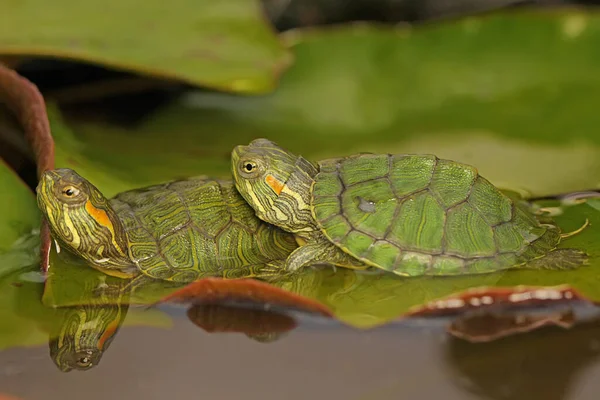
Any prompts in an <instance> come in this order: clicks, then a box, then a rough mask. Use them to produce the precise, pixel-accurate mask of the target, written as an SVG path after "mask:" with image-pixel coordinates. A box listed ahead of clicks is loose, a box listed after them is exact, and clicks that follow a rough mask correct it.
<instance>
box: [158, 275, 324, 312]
mask: <svg viewBox="0 0 600 400" xmlns="http://www.w3.org/2000/svg"><path fill="white" fill-rule="evenodd" d="M225 301H244V302H252V303H262V304H271V305H276V306H281V307H287V308H291V309H298V310H302V311H308V312H314V313H317V314H321V315H324V316H327V317H333V313H332V312H331V310H330V309H329V308H328V307H326V306H325V305H323V304H321V303H320V302H318V301H316V300H313V299H310V298H308V297H304V296H301V295H298V294H294V293H291V292H288V291H286V290H283V289H279V288H277V287H274V286H271V285H269V284H268V283H264V282H260V281H255V280H251V279H230V280H224V279H221V278H205V279H201V280H199V281H196V282H194V283H192V284H190V285H188V286H186V287H184V288H182V289H179V290H178V291H176V292H174V293H172V294H170V295H168V296H166V297H164V298H163V299H162V300H161V301H160V302H161V303H187V304H211V303H212V304H214V303H223V302H225Z"/></svg>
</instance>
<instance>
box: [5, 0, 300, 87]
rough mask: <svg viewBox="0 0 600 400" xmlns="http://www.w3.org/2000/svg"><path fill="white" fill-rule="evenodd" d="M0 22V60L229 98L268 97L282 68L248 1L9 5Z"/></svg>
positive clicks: (279, 50) (285, 57) (40, 0)
mask: <svg viewBox="0 0 600 400" xmlns="http://www.w3.org/2000/svg"><path fill="white" fill-rule="evenodd" d="M106 10H110V17H109V18H104V17H102V15H104V13H105V11H106ZM2 15H3V23H2V24H1V26H0V54H18V55H44V56H54V57H64V58H68V59H79V60H85V61H91V62H96V63H100V64H104V65H107V66H114V67H117V68H120V69H125V70H133V71H137V72H141V73H148V74H152V75H157V76H161V77H167V78H175V79H179V80H182V81H186V82H189V83H192V84H200V85H205V86H209V87H214V88H219V89H223V90H230V91H236V92H237V91H239V92H265V91H270V90H272V89H273V87H274V86H275V83H276V82H277V79H278V76H279V74H280V72H281V71H282V70H283V69H284V68H285V67H287V65H288V64H289V62H290V58H289V54H288V53H287V52H286V50H285V48H284V47H283V46H282V45H281V44H280V43H279V40H278V38H277V36H276V35H275V34H274V32H273V30H272V28H271V27H270V26H269V24H268V21H267V20H266V19H265V18H264V17H263V15H262V10H261V6H260V3H259V1H254V0H220V1H213V0H173V1H169V2H160V1H142V0H108V1H103V2H102V3H96V2H88V1H76V0H57V1H54V2H52V6H51V7H48V6H47V3H46V2H45V1H44V0H37V1H35V0H34V1H23V2H18V1H16V2H15V1H13V2H8V3H6V4H3V7H2Z"/></svg>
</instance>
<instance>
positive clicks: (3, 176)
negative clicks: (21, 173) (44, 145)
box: [0, 160, 40, 274]
mask: <svg viewBox="0 0 600 400" xmlns="http://www.w3.org/2000/svg"><path fill="white" fill-rule="evenodd" d="M0 215H1V216H2V217H1V218H0V254H2V253H3V252H6V251H7V250H8V249H9V248H10V247H11V246H12V245H13V244H14V242H15V241H16V240H17V239H19V238H20V237H22V236H23V235H26V234H28V233H31V231H32V229H34V228H37V227H38V226H39V221H40V213H39V212H38V208H37V204H36V202H35V197H34V196H33V194H32V193H31V190H30V189H29V188H28V187H27V186H26V185H25V184H24V183H23V182H22V181H21V180H20V179H19V177H18V176H17V175H15V173H14V172H12V171H11V170H10V169H9V167H8V166H7V165H6V164H4V163H3V162H2V160H0ZM0 274H2V267H1V266H0Z"/></svg>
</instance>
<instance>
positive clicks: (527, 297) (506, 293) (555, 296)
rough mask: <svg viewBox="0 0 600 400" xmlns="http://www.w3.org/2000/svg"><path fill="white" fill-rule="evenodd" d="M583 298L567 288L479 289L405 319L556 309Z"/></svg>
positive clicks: (428, 305) (437, 302)
mask: <svg viewBox="0 0 600 400" xmlns="http://www.w3.org/2000/svg"><path fill="white" fill-rule="evenodd" d="M574 300H577V301H585V298H584V297H583V296H582V295H581V294H579V292H577V291H576V290H574V289H572V288H571V287H570V286H568V285H563V286H556V287H530V286H515V287H478V288H473V289H469V290H466V291H464V292H462V293H457V294H453V295H451V296H448V297H446V298H442V299H438V300H435V301H431V302H429V303H426V304H423V305H420V306H417V307H415V308H413V310H412V311H411V312H409V313H408V316H434V315H448V314H459V313H460V314H462V313H464V312H465V311H472V310H475V309H479V310H482V309H486V308H492V307H493V308H498V307H514V306H522V307H527V306H534V305H542V304H545V305H555V304H558V303H568V302H572V301H574Z"/></svg>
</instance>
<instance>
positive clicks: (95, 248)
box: [37, 169, 298, 287]
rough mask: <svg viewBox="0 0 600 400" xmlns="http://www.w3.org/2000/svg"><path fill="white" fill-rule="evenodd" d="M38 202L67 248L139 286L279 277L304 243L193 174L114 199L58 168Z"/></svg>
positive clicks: (229, 189) (228, 189) (225, 187)
mask: <svg viewBox="0 0 600 400" xmlns="http://www.w3.org/2000/svg"><path fill="white" fill-rule="evenodd" d="M37 198H38V205H39V207H40V209H41V210H42V212H43V214H44V216H45V218H46V219H47V221H48V223H49V226H50V229H51V232H52V236H53V237H54V239H55V240H57V242H59V243H60V245H61V246H63V247H66V248H67V249H69V250H70V251H71V252H73V253H75V254H76V255H78V256H80V257H82V258H83V259H84V260H86V261H87V262H88V263H89V264H90V265H91V266H93V267H94V268H96V269H98V270H101V271H102V272H104V273H106V274H109V275H113V276H119V277H124V278H125V277H127V278H129V277H135V279H134V282H132V285H133V286H134V287H135V286H139V284H140V282H144V280H145V277H149V278H152V279H157V280H164V281H172V282H192V281H195V280H197V279H200V278H203V277H214V276H219V277H224V278H242V277H258V278H261V277H262V278H267V277H272V276H277V275H278V274H279V273H280V272H281V268H280V266H281V264H282V262H283V260H285V258H286V257H287V256H288V255H289V254H290V253H291V252H292V251H293V250H294V249H295V248H297V246H298V245H297V243H296V240H295V238H294V236H293V235H291V234H289V233H287V232H285V231H283V230H281V229H278V228H276V227H275V226H273V225H269V224H266V223H264V222H263V221H261V220H260V219H258V218H257V217H256V216H255V214H254V211H253V210H252V208H251V207H250V206H248V204H247V203H246V202H245V201H244V199H243V198H242V197H241V196H240V195H239V193H238V192H237V191H236V189H235V187H234V186H233V184H232V182H228V181H219V180H214V179H209V178H206V177H194V178H189V179H185V180H180V181H173V182H168V183H165V184H161V185H155V186H150V187H146V188H142V189H136V190H130V191H126V192H123V193H120V194H118V195H117V196H115V197H114V198H113V199H110V200H108V199H106V198H105V197H104V196H103V195H102V193H101V192H100V191H99V190H98V189H97V188H96V187H95V186H94V185H92V184H91V183H90V182H88V181H87V180H85V179H84V178H82V177H81V176H79V175H78V174H77V173H76V172H75V171H73V170H70V169H57V170H52V171H46V172H44V173H43V175H42V177H41V179H40V182H39V184H38V187H37ZM278 262H279V263H278ZM136 280H137V281H136Z"/></svg>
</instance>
